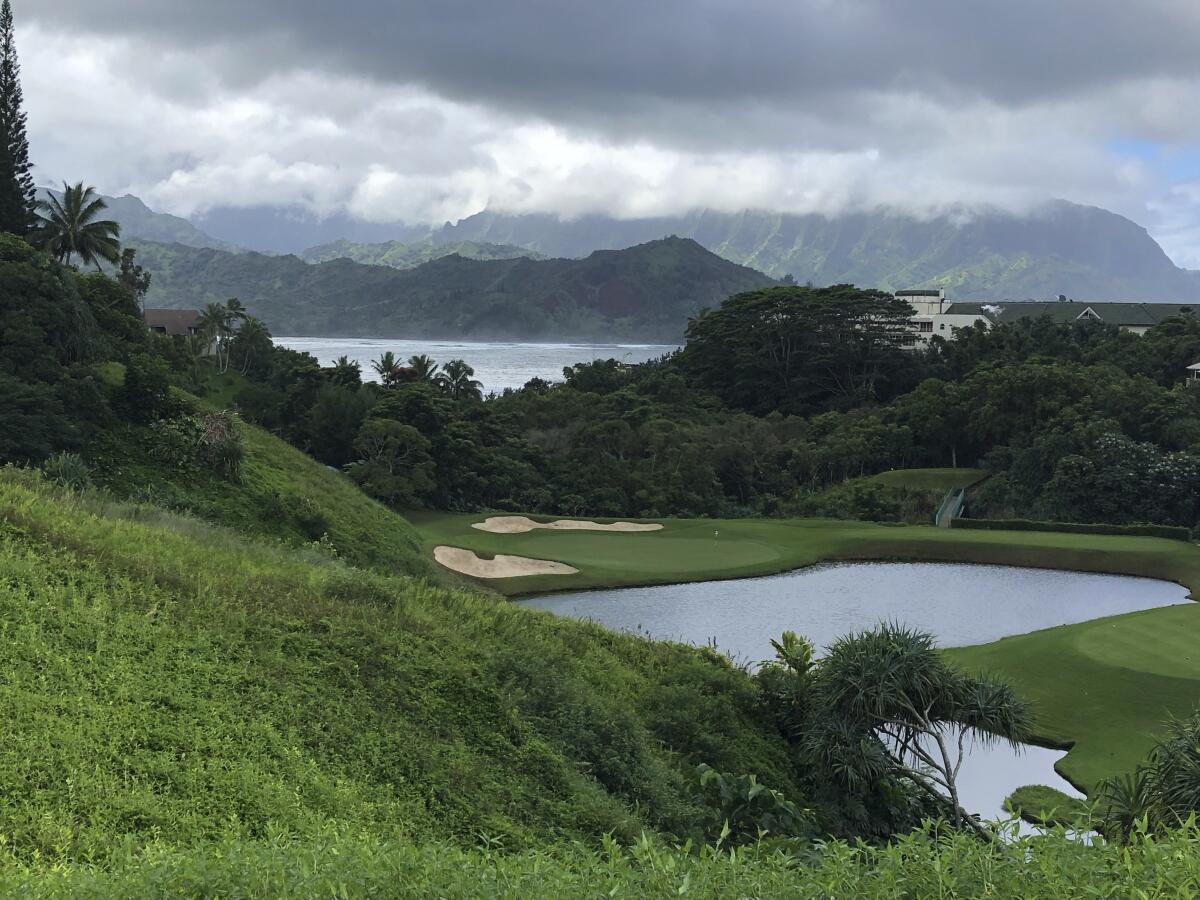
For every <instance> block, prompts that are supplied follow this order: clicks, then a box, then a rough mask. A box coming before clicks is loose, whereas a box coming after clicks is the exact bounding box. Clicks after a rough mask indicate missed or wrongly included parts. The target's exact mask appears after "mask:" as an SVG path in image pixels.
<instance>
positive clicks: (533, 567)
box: [433, 547, 579, 578]
mask: <svg viewBox="0 0 1200 900" xmlns="http://www.w3.org/2000/svg"><path fill="white" fill-rule="evenodd" d="M433 558H434V559H436V560H437V561H438V562H440V563H441V564H442V565H443V566H445V567H446V568H447V569H452V570H454V571H455V572H458V573H459V574H460V575H470V576H471V577H472V578H520V577H521V576H522V575H578V574H579V570H578V569H576V568H574V567H573V566H568V565H567V564H566V563H559V562H551V561H550V560H548V559H530V558H528V557H526V556H497V557H496V558H495V559H482V558H480V557H479V556H477V555H476V554H475V553H474V552H473V551H471V550H464V549H462V548H461V547H435V548H434V551H433Z"/></svg>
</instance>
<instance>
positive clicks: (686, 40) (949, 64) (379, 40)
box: [17, 0, 1200, 128]
mask: <svg viewBox="0 0 1200 900" xmlns="http://www.w3.org/2000/svg"><path fill="white" fill-rule="evenodd" d="M96 8H97V7H96V6H95V4H94V3H91V2H83V0H36V2H28V0H27V2H21V0H18V10H17V13H18V17H19V18H20V19H21V20H23V21H36V22H44V23H47V24H53V25H54V26H55V27H57V28H64V27H65V28H68V29H75V30H78V31H81V32H107V33H111V34H115V35H121V36H126V37H129V36H137V35H144V36H146V37H149V38H152V39H153V41H155V42H156V43H157V44H158V45H159V46H161V47H163V48H181V49H207V50H210V51H217V52H218V53H220V54H221V57H222V59H223V60H224V63H225V65H224V67H223V75H224V76H225V77H226V78H228V79H230V80H231V81H233V82H235V83H243V84H244V83H245V82H246V81H253V80H255V79H258V78H262V77H264V76H266V75H268V74H270V73H273V72H278V71H280V70H288V69H314V68H317V69H330V70H335V71H337V72H338V73H340V74H357V75H359V76H362V77H365V78H370V79H373V80H377V81H382V82H395V83H415V84H421V85H424V86H426V87H428V88H429V89H431V90H433V91H434V92H436V93H439V94H442V95H443V96H447V97H451V98H454V99H459V100H467V101H472V102H480V103H485V104H489V105H499V106H502V107H504V108H507V109H511V110H515V111H520V112H524V113H528V112H533V113H536V114H539V115H544V116H546V117H549V118H553V119H567V120H574V121H587V122H590V123H592V124H598V123H607V125H608V126H609V127H617V128H621V125H620V123H621V122H622V120H624V119H626V118H628V119H631V120H638V119H641V118H642V115H643V113H645V112H646V111H647V110H650V111H654V110H657V109H660V108H661V104H679V103H684V104H688V105H693V106H703V105H704V104H715V105H718V106H723V105H730V104H742V103H758V104H764V105H766V106H768V107H772V108H779V109H787V108H795V109H801V108H808V107H813V108H816V109H817V110H818V111H819V110H820V109H822V108H823V107H829V108H831V109H836V108H838V107H840V106H842V105H844V103H845V102H846V100H847V98H848V97H850V96H853V95H855V94H858V93H872V92H878V91H884V92H889V93H891V92H902V93H907V92H911V93H917V94H922V95H928V96H931V97H935V98H939V99H940V100H941V101H942V102H953V99H954V98H956V97H962V98H987V99H990V100H992V101H994V102H997V103H999V104H1002V105H1021V104H1026V103H1035V102H1044V101H1051V100H1055V99H1056V98H1061V97H1063V96H1065V95H1069V94H1071V93H1074V92H1088V93H1092V92H1095V91H1097V90H1099V89H1102V88H1103V87H1104V86H1105V85H1112V84H1117V83H1121V82H1127V81H1130V80H1141V79H1147V78H1155V77H1168V78H1179V77H1185V78H1188V77H1195V76H1196V75H1197V73H1198V72H1200V53H1198V52H1197V48H1200V4H1197V3H1195V2H1193V0H1188V2H1169V0H1150V2H1139V3H1131V2H1128V0H1054V2H1046V0H1006V2H995V0H986V2H970V0H966V2H964V0H957V2H951V0H927V2H922V3H914V2H897V0H779V2H765V0H740V2H738V0H722V2H714V0H608V2H601V3H594V2H589V3H581V2H564V0H518V2H509V3H497V2H494V0H493V2H488V0H440V2H421V3H394V2H393V3H389V2H384V0H345V2H336V3H331V2H316V0H204V2H176V0H172V2H165V0H158V2H154V0H111V2H109V3H106V4H104V6H103V11H104V14H103V16H98V15H96V13H95V10H96ZM223 51H224V52H223ZM247 51H251V52H247ZM655 120H658V117H657V116H655V117H653V118H652V119H651V120H650V122H647V123H646V124H651V123H652V122H653V121H655ZM659 121H660V124H662V122H661V120H659ZM668 123H669V120H668ZM679 124H680V125H681V127H683V123H679Z"/></svg>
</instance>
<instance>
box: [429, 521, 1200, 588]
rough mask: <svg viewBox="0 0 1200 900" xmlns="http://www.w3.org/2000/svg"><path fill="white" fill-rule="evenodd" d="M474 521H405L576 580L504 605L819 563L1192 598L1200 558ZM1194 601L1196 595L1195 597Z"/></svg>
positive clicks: (1056, 547)
mask: <svg viewBox="0 0 1200 900" xmlns="http://www.w3.org/2000/svg"><path fill="white" fill-rule="evenodd" d="M484 518H486V516H484V515H478V514H467V515H463V514H448V513H427V512H426V513H410V514H409V519H410V520H411V521H412V522H413V524H414V525H416V526H417V529H418V531H419V532H420V534H421V537H422V539H423V544H424V547H425V549H426V551H427V552H428V551H431V550H432V548H433V547H435V546H438V545H439V544H448V545H452V546H456V547H466V548H468V549H470V550H474V551H476V552H478V553H481V554H482V555H485V556H490V555H495V554H497V553H508V554H516V555H519V556H530V557H534V558H537V559H550V560H555V561H558V562H564V563H568V564H569V565H572V566H574V567H575V568H577V569H579V570H580V572H579V574H578V575H556V576H533V577H526V578H506V579H497V580H493V581H488V582H486V584H487V586H488V587H489V588H491V589H493V590H496V591H499V592H501V593H504V594H507V595H510V596H520V595H525V594H533V593H544V592H549V591H556V590H571V589H586V588H602V587H625V586H633V585H644V584H668V583H677V582H686V581H707V580H713V579H722V578H741V577H747V576H754V575H769V574H774V573H777V572H783V571H787V570H790V569H795V568H799V567H801V566H806V565H812V564H813V563H817V562H821V561H822V560H836V559H843V560H844V559H906V560H937V561H945V562H976V563H995V564H999V565H1015V566H1036V567H1041V568H1053V569H1078V570H1080V571H1090V572H1110V573H1114V574H1122V575H1147V576H1151V577H1157V578H1165V579H1167V580H1171V581H1177V582H1180V583H1181V584H1184V585H1186V586H1188V587H1189V588H1193V587H1194V588H1198V589H1200V549H1197V548H1196V547H1194V546H1192V545H1190V544H1184V543H1181V542H1179V541H1170V540H1165V539H1162V538H1143V537H1124V536H1120V537H1114V536H1109V535H1089V534H1082V535H1081V534H1063V533H1050V532H1009V531H956V530H952V529H945V528H934V527H932V526H920V525H877V524H872V523H869V522H855V521H847V520H840V519H726V520H716V519H662V520H658V521H661V522H662V524H663V525H664V528H663V529H662V530H661V531H653V532H640V533H611V532H587V531H551V530H547V529H538V530H535V531H530V532H526V533H524V534H490V533H488V532H485V531H480V530H478V529H476V528H472V527H471V525H472V523H475V522H482V521H483V519H484ZM1197 593H1198V594H1200V590H1197Z"/></svg>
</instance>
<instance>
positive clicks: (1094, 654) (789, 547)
mask: <svg viewBox="0 0 1200 900" xmlns="http://www.w3.org/2000/svg"><path fill="white" fill-rule="evenodd" d="M482 518H483V517H482V516H462V515H432V514H425V515H419V516H416V517H415V518H414V524H416V525H417V527H418V529H419V530H420V532H421V534H422V536H423V538H424V543H425V547H426V549H427V550H428V549H430V548H432V547H433V546H436V545H437V544H452V545H454V546H461V547H467V548H470V549H473V550H476V551H478V552H481V553H483V554H485V555H488V554H496V553H513V554H517V555H524V556H532V557H535V558H541V559H552V560H557V561H560V562H565V563H568V564H570V565H572V566H575V567H576V568H578V569H579V570H580V573H579V574H578V575H572V576H550V577H547V576H539V577H533V578H514V579H503V580H494V581H490V582H488V587H490V588H491V589H493V590H496V591H499V592H502V593H505V594H508V595H510V596H518V595H523V594H529V593H538V592H544V591H552V590H562V589H585V588H598V587H618V586H627V585H638V584H658V583H669V582H685V581H700V580H710V579H719V578H738V577H745V576H751V575H765V574H771V573H774V572H781V571H785V570H788V569H794V568H797V567H800V566H805V565H811V564H813V563H816V562H820V561H822V560H851V559H903V560H931V561H934V560H936V561H945V562H970V563H992V564H997V565H1015V566H1034V567H1040V568H1053V569H1071V570H1078V571H1084V572H1106V573H1113V574H1122V575H1140V576H1147V577H1153V578H1161V579H1165V580H1169V581H1175V582H1178V583H1180V584H1182V585H1184V586H1185V587H1187V588H1188V589H1189V590H1191V591H1192V593H1193V595H1194V596H1200V548H1197V547H1196V546H1194V545H1192V544H1187V543H1183V542H1181V541H1172V540H1166V539H1162V538H1144V537H1125V536H1110V535H1091V534H1064V533H1056V532H1017V531H960V530H952V529H944V528H934V527H931V526H886V525H873V524H869V523H863V522H847V521H832V520H830V521H823V520H798V521H788V520H747V519H738V520H729V521H711V520H699V521H697V520H692V521H679V520H664V524H665V526H666V527H665V528H664V529H663V530H662V531H658V532H646V533H641V534H608V533H603V532H600V533H596V532H555V531H548V530H538V531H532V532H529V533H526V534H517V535H494V534H488V533H486V532H482V531H478V530H477V529H473V528H471V527H470V526H471V523H472V522H476V521H481V520H482ZM714 532H719V536H714ZM1198 647H1200V604H1197V605H1193V604H1188V605H1186V606H1177V607H1167V608H1164V609H1157V610H1150V611H1147V612H1139V613H1133V614H1130V615H1127V616H1119V617H1115V618H1111V619H1102V620H1097V621H1094V622H1089V623H1084V624H1081V625H1072V626H1066V627H1062V628H1053V629H1049V630H1046V631H1039V632H1035V633H1033V634H1029V635H1023V636H1020V637H1012V638H1005V639H1004V640H1002V641H998V642H996V643H994V644H988V645H985V646H981V647H967V648H960V649H954V650H951V651H948V652H949V653H950V656H951V658H952V659H954V660H955V661H956V662H958V663H959V664H961V665H963V666H964V667H966V668H968V669H972V670H988V671H990V672H992V673H994V674H996V675H998V676H1000V677H1003V678H1006V679H1008V680H1009V681H1011V682H1012V683H1013V684H1014V685H1015V686H1016V687H1017V688H1018V690H1019V691H1020V692H1021V693H1022V694H1023V695H1024V696H1026V697H1027V698H1029V699H1030V700H1031V701H1032V702H1033V703H1034V705H1035V712H1036V717H1037V729H1036V732H1037V736H1038V738H1039V739H1040V740H1042V741H1043V742H1045V743H1049V744H1052V745H1055V746H1071V750H1070V752H1069V753H1068V754H1067V756H1066V757H1065V758H1064V759H1062V760H1061V761H1060V762H1059V764H1058V769H1059V771H1060V772H1061V773H1062V774H1063V775H1064V776H1065V777H1067V778H1068V779H1069V780H1070V781H1071V782H1072V783H1074V784H1076V785H1078V786H1079V787H1081V788H1082V789H1084V790H1088V789H1090V788H1092V787H1094V785H1095V784H1096V782H1097V781H1098V780H1099V779H1101V778H1104V777H1107V776H1111V775H1116V774H1120V773H1122V772H1126V771H1129V770H1131V769H1132V768H1133V767H1134V766H1135V765H1136V764H1137V763H1138V762H1139V761H1140V760H1141V759H1142V758H1143V757H1144V756H1145V754H1146V752H1147V751H1148V750H1149V749H1150V747H1151V746H1152V745H1153V742H1154V736H1155V734H1156V733H1157V732H1158V730H1159V727H1160V725H1161V724H1162V722H1163V721H1164V720H1165V719H1166V718H1167V716H1168V714H1175V715H1185V714H1188V713H1190V712H1191V711H1192V709H1193V708H1194V706H1195V705H1196V704H1197V702H1200V650H1197V649H1196V648H1198ZM1072 745H1073V746H1072Z"/></svg>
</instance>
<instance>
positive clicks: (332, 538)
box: [85, 376, 442, 578]
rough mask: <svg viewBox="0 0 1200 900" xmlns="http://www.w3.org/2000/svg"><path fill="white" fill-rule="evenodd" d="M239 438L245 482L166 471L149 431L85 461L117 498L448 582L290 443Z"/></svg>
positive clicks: (362, 500) (248, 434)
mask: <svg viewBox="0 0 1200 900" xmlns="http://www.w3.org/2000/svg"><path fill="white" fill-rule="evenodd" d="M239 377H240V376H239ZM189 402H193V403H194V402H196V401H195V400H194V398H189ZM202 405H203V406H205V407H208V408H211V407H209V404H208V403H207V402H205V403H203V404H202ZM240 429H241V433H242V437H243V440H244V442H245V459H244V461H243V464H242V474H241V478H240V479H238V480H229V479H226V478H223V477H221V476H219V475H217V474H215V473H213V472H208V471H202V470H195V469H187V470H180V469H175V468H172V467H171V466H170V465H166V464H164V463H163V462H162V461H160V460H158V459H155V458H154V457H153V456H152V455H151V454H150V453H149V451H148V450H147V437H146V435H147V432H146V430H145V429H141V428H125V429H122V430H117V431H112V432H108V433H105V434H104V435H102V436H101V438H100V439H98V440H96V441H93V442H92V444H91V445H89V446H88V448H87V449H86V451H85V458H86V460H87V462H88V465H89V467H90V468H91V470H92V477H93V479H94V480H95V482H96V483H97V484H99V485H101V486H103V487H105V488H107V489H108V490H110V491H112V492H114V493H115V494H117V495H118V496H121V497H127V498H135V499H142V500H147V501H151V502H153V503H155V504H157V505H161V506H165V507H167V508H170V509H173V510H176V511H181V512H186V513H188V514H191V515H194V516H197V517H199V518H202V519H205V520H207V521H209V522H212V523H214V524H219V525H226V526H229V527H232V528H235V529H237V530H238V531H241V532H242V533H245V534H248V535H252V536H255V537H266V538H271V539H275V540H279V541H283V542H284V543H287V544H289V545H292V546H300V545H304V544H307V543H311V542H312V541H314V540H316V539H319V538H321V537H322V535H327V536H328V542H329V543H330V544H331V545H332V547H333V548H334V549H335V550H336V551H337V553H338V555H339V556H340V557H341V558H343V559H345V560H346V561H348V562H351V563H353V564H355V565H357V566H363V567H368V568H372V569H375V570H377V571H380V572H384V573H390V574H406V575H419V576H423V577H431V578H441V577H442V575H441V573H440V572H439V570H438V568H437V567H436V566H434V565H433V563H432V562H431V561H430V560H429V559H428V557H427V556H426V555H425V554H424V553H422V552H421V539H420V537H419V535H418V534H417V532H416V531H415V529H414V528H413V527H412V525H410V524H409V522H408V521H407V520H405V519H404V517H403V516H400V515H398V514H397V513H395V512H393V511H392V510H390V509H388V508H387V507H385V506H384V505H383V504H381V503H378V502H376V501H374V500H372V499H371V498H369V497H367V496H366V495H365V494H363V493H362V491H360V490H359V489H358V486H357V485H355V484H354V483H353V482H352V481H351V480H350V479H349V478H348V477H346V476H345V475H344V474H342V473H340V472H335V471H332V470H330V469H329V468H327V467H326V466H323V465H321V464H320V463H318V462H317V461H316V460H314V459H313V458H312V457H310V456H308V455H307V454H305V453H302V452H301V451H299V450H297V449H296V448H295V447H292V446H291V445H290V444H288V443H287V442H286V441H283V440H281V439H279V438H277V437H275V436H274V435H272V434H270V433H268V432H266V431H264V430H263V429H261V428H258V427H256V426H254V425H250V424H248V423H245V422H243V423H241V424H240Z"/></svg>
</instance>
